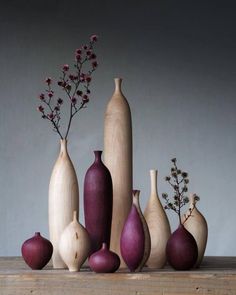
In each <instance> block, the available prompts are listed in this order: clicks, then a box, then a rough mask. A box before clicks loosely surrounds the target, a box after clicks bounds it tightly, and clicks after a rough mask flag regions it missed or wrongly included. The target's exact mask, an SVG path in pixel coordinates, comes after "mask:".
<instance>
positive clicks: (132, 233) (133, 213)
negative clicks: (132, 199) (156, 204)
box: [120, 205, 145, 272]
mask: <svg viewBox="0 0 236 295" xmlns="http://www.w3.org/2000/svg"><path fill="white" fill-rule="evenodd" d="M144 243H145V235H144V231H143V225H142V222H141V219H140V217H139V214H138V211H137V209H136V207H135V206H134V205H132V207H131V210H130V213H129V215H128V218H127V220H126V222H125V225H124V228H123V230H122V233H121V239H120V250H121V255H122V257H123V259H124V261H125V263H126V265H127V266H128V268H129V269H130V271H132V272H134V271H135V270H136V269H137V268H138V267H139V265H140V263H141V261H142V259H143V255H144Z"/></svg>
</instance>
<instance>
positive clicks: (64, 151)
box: [60, 139, 67, 154]
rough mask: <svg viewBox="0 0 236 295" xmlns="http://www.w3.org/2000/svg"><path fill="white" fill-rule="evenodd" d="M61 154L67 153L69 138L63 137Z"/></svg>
mask: <svg viewBox="0 0 236 295" xmlns="http://www.w3.org/2000/svg"><path fill="white" fill-rule="evenodd" d="M60 153H61V154H64V153H65V154H67V140H66V139H61V150H60Z"/></svg>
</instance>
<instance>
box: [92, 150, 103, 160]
mask: <svg viewBox="0 0 236 295" xmlns="http://www.w3.org/2000/svg"><path fill="white" fill-rule="evenodd" d="M94 155H95V160H94V163H100V162H101V161H102V151H94Z"/></svg>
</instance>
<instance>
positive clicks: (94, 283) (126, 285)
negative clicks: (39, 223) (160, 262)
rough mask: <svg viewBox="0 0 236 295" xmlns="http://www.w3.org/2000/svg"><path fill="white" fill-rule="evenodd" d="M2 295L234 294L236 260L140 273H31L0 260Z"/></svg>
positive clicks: (11, 261)
mask: <svg viewBox="0 0 236 295" xmlns="http://www.w3.org/2000/svg"><path fill="white" fill-rule="evenodd" d="M0 294H1V295H13V294H14V295H32V294H33V295H42V294H44V295H49V294H50V295H78V294H80V295H91V294H92V295H124V294H131V295H235V294H236V257H205V258H204V260H203V263H202V267H201V268H200V269H196V270H194V271H182V272H181V271H173V270H171V269H170V268H168V267H166V268H164V269H161V270H159V271H155V270H152V271H149V270H148V269H146V268H145V269H144V271H143V272H142V273H128V271H125V270H120V271H119V272H118V273H114V274H95V273H93V272H91V271H89V270H88V269H87V268H86V269H82V270H81V271H80V272H74V273H70V272H69V271H66V270H55V269H52V266H50V265H49V266H47V267H46V269H44V270H41V271H38V270H37V271H32V270H30V269H29V268H28V267H27V265H26V264H25V263H24V262H23V261H22V259H21V258H10V257H9V258H0Z"/></svg>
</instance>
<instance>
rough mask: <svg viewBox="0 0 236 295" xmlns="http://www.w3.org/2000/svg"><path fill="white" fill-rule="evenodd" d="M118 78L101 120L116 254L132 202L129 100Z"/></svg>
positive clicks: (113, 242) (112, 246) (112, 242)
mask: <svg viewBox="0 0 236 295" xmlns="http://www.w3.org/2000/svg"><path fill="white" fill-rule="evenodd" d="M121 82H122V79H120V78H116V79H115V92H114V94H113V96H112V97H111V100H110V101H109V103H108V105H107V109H106V113H105V123H104V163H105V165H106V167H107V168H108V169H109V171H110V173H111V176H112V182H113V212H112V228H111V243H110V248H111V250H112V251H114V252H115V253H117V254H118V255H119V256H120V259H121V267H124V266H125V263H124V261H123V259H122V256H121V254H120V236H121V232H122V229H123V226H124V223H125V221H126V219H127V216H128V214H129V212H130V209H131V205H132V122H131V112H130V107H129V104H128V102H127V100H126V98H125V97H124V95H123V93H122V91H121Z"/></svg>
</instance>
